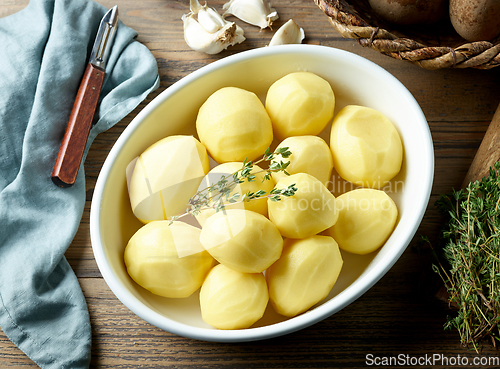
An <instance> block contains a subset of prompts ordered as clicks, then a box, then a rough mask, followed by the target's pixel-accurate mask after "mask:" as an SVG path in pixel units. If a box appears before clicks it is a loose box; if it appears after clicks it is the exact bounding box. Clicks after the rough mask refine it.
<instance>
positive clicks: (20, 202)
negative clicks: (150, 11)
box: [0, 0, 159, 369]
mask: <svg viewBox="0 0 500 369" xmlns="http://www.w3.org/2000/svg"><path fill="white" fill-rule="evenodd" d="M106 11H107V9H105V8H104V7H103V6H101V5H99V4H97V3H95V2H93V1H91V0H31V2H30V3H29V4H28V6H27V7H26V8H25V9H23V10H21V11H20V12H18V13H16V14H13V15H10V16H8V17H5V18H2V19H0V61H1V63H0V65H1V68H0V327H1V328H2V330H3V332H4V333H5V334H6V335H7V337H9V339H10V340H12V341H13V342H14V343H15V344H16V345H17V346H18V347H19V348H20V349H21V350H22V351H24V352H25V353H26V354H27V355H28V356H29V357H30V358H31V359H32V360H33V361H34V362H35V363H36V364H37V365H39V366H40V367H42V368H58V369H61V368H71V369H77V368H87V367H88V366H89V362H90V346H91V329H90V321H89V313H88V309H87V305H86V301H85V298H84V296H83V293H82V291H81V288H80V286H79V284H78V280H77V278H76V276H75V274H74V272H73V270H72V269H71V267H70V266H69V264H68V262H67V260H66V259H65V257H64V253H65V251H66V249H67V248H68V246H69V245H70V243H71V241H72V239H73V237H74V236H75V233H76V231H77V229H78V226H79V223H80V220H81V217H82V213H83V208H84V204H85V175H84V168H83V164H82V165H81V166H80V170H79V173H78V177H77V180H76V183H75V185H74V186H73V187H70V188H59V187H57V186H55V185H54V184H53V183H52V181H51V178H50V175H51V172H52V168H53V166H54V162H55V159H56V156H57V153H58V150H59V146H60V143H61V139H62V136H63V134H64V131H65V129H66V124H67V121H68V118H69V114H70V111H71V109H72V106H73V102H74V99H75V95H76V91H77V89H78V86H79V83H80V80H81V77H82V75H83V71H84V69H85V67H86V64H87V59H88V56H89V54H90V51H91V49H92V45H93V42H94V38H95V36H96V33H97V29H98V26H99V23H100V20H101V18H102V17H103V15H104V14H105V13H106ZM136 35H137V34H136V32H135V31H134V30H132V29H130V28H128V27H127V26H125V25H124V24H123V23H122V22H119V24H118V29H117V32H116V37H115V41H114V44H113V48H112V51H111V55H110V59H109V62H108V64H107V68H106V77H105V80H104V86H103V90H102V93H101V98H100V103H99V106H98V110H97V112H96V116H95V124H94V126H93V128H92V130H91V132H90V136H89V140H88V143H87V147H86V152H87V151H88V148H89V146H90V143H91V142H92V140H93V139H94V138H95V136H96V135H97V134H98V133H100V132H102V131H104V130H106V129H108V128H110V127H111V126H113V124H115V123H117V122H118V121H120V120H121V119H122V118H124V117H125V116H126V115H127V114H128V113H130V112H131V111H132V110H133V109H134V108H135V107H136V106H137V105H138V104H139V103H140V102H141V101H142V100H143V99H144V98H146V96H147V95H148V94H149V93H150V92H151V91H153V90H154V89H156V88H157V87H158V85H159V77H158V67H157V64H156V60H155V58H154V57H153V55H152V54H151V53H150V51H149V50H148V49H147V48H146V47H145V46H144V45H142V44H140V43H139V42H137V41H136V40H135V37H136ZM86 152H85V155H86ZM84 158H85V156H84Z"/></svg>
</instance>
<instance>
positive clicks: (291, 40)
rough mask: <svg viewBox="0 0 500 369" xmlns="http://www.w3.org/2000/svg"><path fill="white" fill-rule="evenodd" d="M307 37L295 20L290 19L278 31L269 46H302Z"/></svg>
mask: <svg viewBox="0 0 500 369" xmlns="http://www.w3.org/2000/svg"><path fill="white" fill-rule="evenodd" d="M305 37H306V35H305V33H304V30H303V29H302V28H300V27H299V25H298V24H297V23H295V22H294V20H293V19H290V20H288V21H287V22H286V23H285V24H283V25H282V26H281V27H280V28H279V29H278V30H277V31H276V33H275V34H274V36H273V37H272V38H271V42H270V43H269V46H276V45H286V44H300V43H302V40H303V39H304V38H305Z"/></svg>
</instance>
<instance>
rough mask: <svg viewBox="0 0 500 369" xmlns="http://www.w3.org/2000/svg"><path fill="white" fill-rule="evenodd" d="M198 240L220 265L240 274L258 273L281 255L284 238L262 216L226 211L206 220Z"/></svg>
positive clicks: (236, 210)
mask: <svg viewBox="0 0 500 369" xmlns="http://www.w3.org/2000/svg"><path fill="white" fill-rule="evenodd" d="M200 241H201V244H202V245H203V247H204V248H205V250H207V251H208V252H209V253H210V255H212V256H213V257H214V259H216V260H217V261H218V262H219V263H221V264H224V265H225V266H227V267H229V268H231V269H234V270H237V271H239V272H242V273H260V272H262V271H264V270H265V269H267V268H268V267H269V266H270V265H271V264H272V263H274V262H275V261H276V260H278V258H279V257H280V255H281V250H282V249H283V238H282V237H281V235H280V232H279V231H278V229H277V228H276V226H275V225H274V224H273V223H271V221H270V220H269V219H267V218H266V217H265V216H263V215H262V214H258V213H255V212H253V211H250V210H242V209H229V210H225V211H219V212H217V213H215V214H214V215H212V216H211V217H209V218H208V219H207V220H206V222H205V224H204V225H203V228H202V231H201V235H200Z"/></svg>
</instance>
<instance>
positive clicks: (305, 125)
mask: <svg viewBox="0 0 500 369" xmlns="http://www.w3.org/2000/svg"><path fill="white" fill-rule="evenodd" d="M334 108H335V96H334V94H333V90H332V87H331V86H330V84H329V83H328V82H327V81H326V80H325V79H323V78H321V77H320V76H318V75H316V74H314V73H310V72H295V73H290V74H287V75H286V76H284V77H282V78H281V79H279V80H277V81H276V82H274V83H273V84H272V85H271V87H270V88H269V90H268V92H267V96H266V110H267V112H268V113H269V116H270V117H271V121H272V124H273V129H274V134H275V136H276V137H278V138H279V139H281V140H283V139H284V138H286V137H290V136H303V135H317V134H319V133H320V132H321V131H323V129H325V127H326V126H327V124H328V123H329V122H330V120H331V119H332V117H333V110H334Z"/></svg>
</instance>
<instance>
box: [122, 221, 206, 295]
mask: <svg viewBox="0 0 500 369" xmlns="http://www.w3.org/2000/svg"><path fill="white" fill-rule="evenodd" d="M200 232H201V231H200V229H199V228H196V227H193V226H191V225H189V224H186V223H182V222H173V223H172V224H170V222H169V221H167V220H159V221H154V222H150V223H148V224H146V225H145V226H143V227H142V228H140V229H139V230H138V231H137V232H136V233H135V234H134V235H133V236H132V237H131V238H130V240H129V242H128V244H127V246H126V247H125V255H124V258H125V265H126V267H127V272H128V273H129V275H130V277H132V279H133V280H134V281H135V282H136V283H137V284H139V285H140V286H142V287H143V288H145V289H147V290H149V291H150V292H152V293H154V294H156V295H159V296H164V297H172V298H183V297H188V296H190V295H191V294H192V293H193V292H194V291H196V290H197V289H198V288H200V287H201V284H202V283H203V280H204V278H205V276H206V275H207V273H208V272H209V270H210V268H211V267H212V265H213V259H212V257H211V256H210V254H209V253H208V252H206V251H205V250H204V249H203V247H202V246H201V244H200V241H199V239H200Z"/></svg>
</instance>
